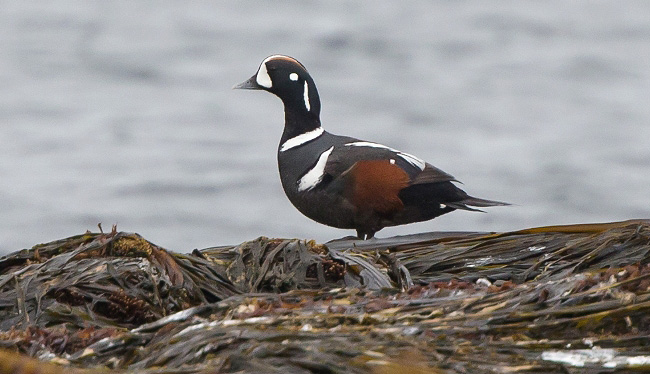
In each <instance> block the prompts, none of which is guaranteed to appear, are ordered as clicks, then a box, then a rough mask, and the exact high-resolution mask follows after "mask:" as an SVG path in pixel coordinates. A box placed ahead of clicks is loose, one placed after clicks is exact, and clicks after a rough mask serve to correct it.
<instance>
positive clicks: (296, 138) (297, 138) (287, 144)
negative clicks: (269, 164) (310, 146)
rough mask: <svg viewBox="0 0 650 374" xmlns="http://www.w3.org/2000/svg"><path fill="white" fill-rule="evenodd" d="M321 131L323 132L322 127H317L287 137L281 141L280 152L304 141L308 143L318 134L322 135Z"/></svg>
mask: <svg viewBox="0 0 650 374" xmlns="http://www.w3.org/2000/svg"><path fill="white" fill-rule="evenodd" d="M323 132H324V130H323V128H322V127H319V128H317V129H314V130H311V131H308V132H306V133H304V134H300V135H298V136H294V137H293V138H291V139H288V140H287V141H286V142H284V143H282V145H281V146H280V152H284V151H286V150H289V149H291V148H295V147H298V146H300V145H303V144H305V143H308V142H310V141H312V140H314V139H316V138H318V137H319V136H321V135H323Z"/></svg>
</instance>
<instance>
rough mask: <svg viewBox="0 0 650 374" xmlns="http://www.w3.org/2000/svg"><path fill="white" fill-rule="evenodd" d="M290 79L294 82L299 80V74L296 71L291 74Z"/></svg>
mask: <svg viewBox="0 0 650 374" xmlns="http://www.w3.org/2000/svg"><path fill="white" fill-rule="evenodd" d="M289 79H291V80H292V81H294V82H295V81H297V80H298V74H296V73H291V74H289Z"/></svg>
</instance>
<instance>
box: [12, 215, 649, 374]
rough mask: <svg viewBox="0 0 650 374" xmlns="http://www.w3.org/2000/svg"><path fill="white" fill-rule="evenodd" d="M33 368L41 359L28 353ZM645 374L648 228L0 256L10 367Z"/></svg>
mask: <svg viewBox="0 0 650 374" xmlns="http://www.w3.org/2000/svg"><path fill="white" fill-rule="evenodd" d="M30 357H31V358H30ZM108 369H112V370H117V371H123V372H142V373H202V372H210V373H216V372H219V373H529V372H540V373H592V372H599V373H600V372H603V373H608V372H620V373H622V372H640V371H644V370H650V221H647V220H636V221H626V222H619V223H610V224H590V225H572V226H554V227H542V228H533V229H527V230H521V231H516V232H508V233H471V232H464V233H459V232H450V233H426V234H418V235H412V236H405V237H395V238H388V239H377V240H369V241H356V240H339V241H334V242H330V243H327V244H325V245H321V244H317V243H314V242H310V241H304V240H284V239H268V238H264V237H261V238H258V239H256V240H253V241H250V242H246V243H243V244H241V245H238V246H223V247H214V248H207V249H204V250H194V251H193V252H192V253H189V254H178V253H173V252H169V251H166V250H165V249H163V248H160V247H158V246H156V245H154V244H152V243H150V242H148V241H146V240H145V239H143V238H142V237H140V236H138V235H137V234H131V233H123V232H117V231H116V230H113V231H112V232H110V233H85V234H83V235H79V236H74V237H71V238H67V239H63V240H58V241H55V242H51V243H47V244H40V245H37V246H34V247H33V248H31V249H28V250H23V251H19V252H16V253H13V254H10V255H8V256H5V257H3V258H1V259H0V373H5V372H7V373H35V372H42V373H55V372H56V373H59V372H63V371H64V370H65V371H66V372H68V373H75V372H80V373H81V372H95V371H102V372H105V371H107V370H108Z"/></svg>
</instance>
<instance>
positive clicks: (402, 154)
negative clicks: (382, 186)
mask: <svg viewBox="0 0 650 374" xmlns="http://www.w3.org/2000/svg"><path fill="white" fill-rule="evenodd" d="M346 146H350V147H372V148H383V149H388V150H389V151H393V152H395V153H397V155H398V156H399V157H401V158H402V159H404V161H406V162H408V163H409V164H411V165H413V166H415V167H416V168H418V169H420V170H424V168H425V166H426V163H425V162H424V161H422V160H420V159H419V158H417V157H415V156H413V155H412V154H408V153H405V152H401V151H398V150H397V149H395V148H391V147H387V146H385V145H382V144H377V143H371V142H353V143H347V144H346Z"/></svg>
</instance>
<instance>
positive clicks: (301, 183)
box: [298, 146, 334, 192]
mask: <svg viewBox="0 0 650 374" xmlns="http://www.w3.org/2000/svg"><path fill="white" fill-rule="evenodd" d="M333 150H334V146H332V147H330V149H328V150H327V151H325V152H323V153H321V155H320V156H319V157H318V161H316V165H314V167H313V168H311V169H310V170H309V171H308V172H307V173H305V175H303V176H302V178H300V180H298V191H300V192H303V191H309V190H311V189H313V188H314V187H316V186H317V185H318V184H319V183H320V182H321V181H322V180H323V176H324V172H325V164H327V159H328V158H329V157H330V153H332V151H333Z"/></svg>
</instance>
